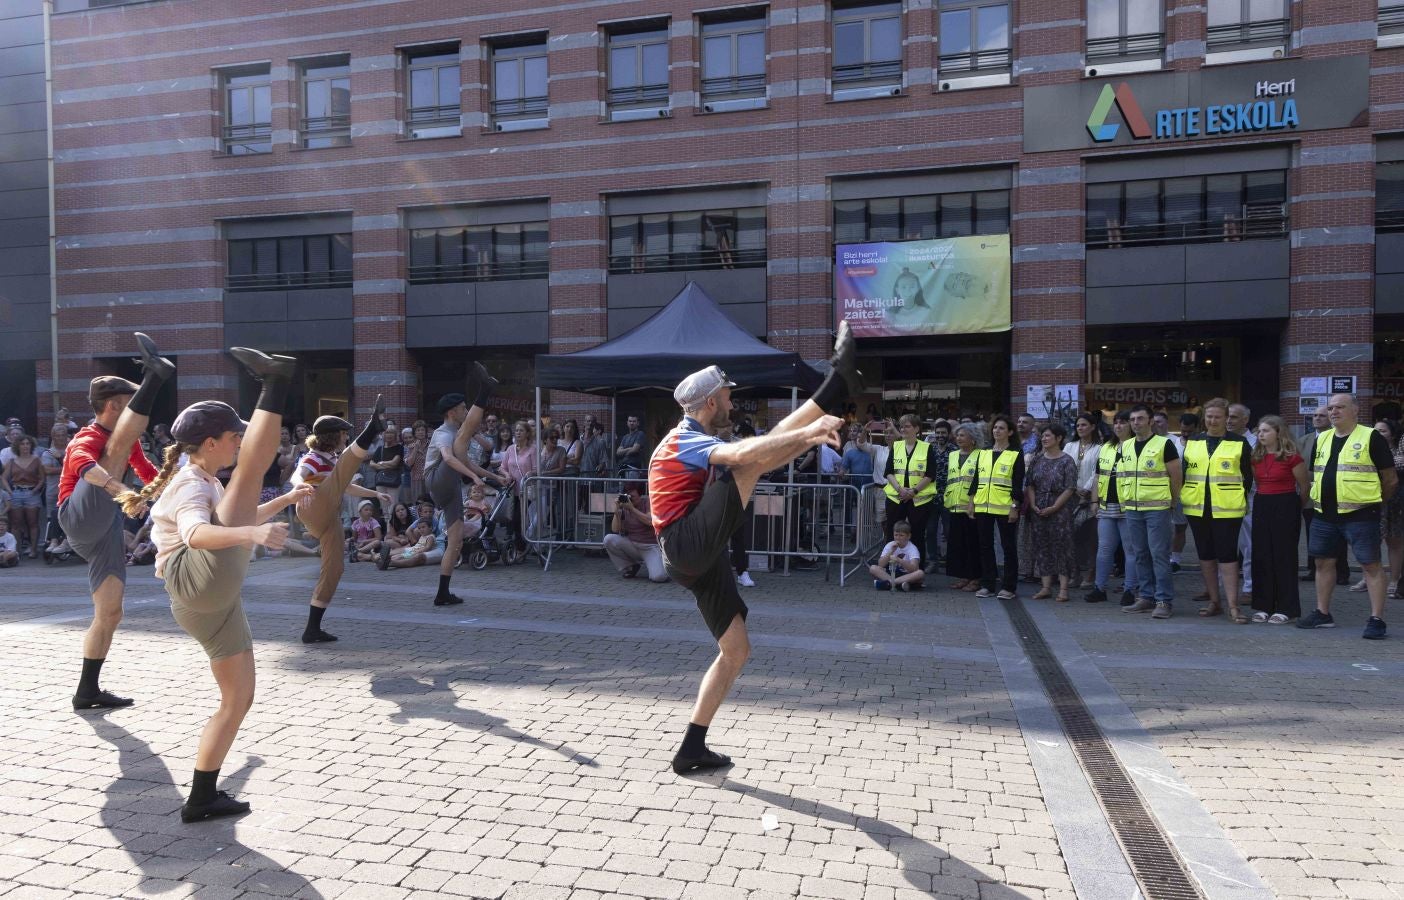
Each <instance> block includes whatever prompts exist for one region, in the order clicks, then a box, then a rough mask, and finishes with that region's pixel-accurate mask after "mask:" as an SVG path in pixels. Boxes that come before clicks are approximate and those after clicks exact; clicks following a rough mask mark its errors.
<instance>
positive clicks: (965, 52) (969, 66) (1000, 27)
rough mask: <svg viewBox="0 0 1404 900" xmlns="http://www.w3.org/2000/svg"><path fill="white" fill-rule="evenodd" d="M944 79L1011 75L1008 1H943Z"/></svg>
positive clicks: (941, 65)
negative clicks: (966, 76) (1002, 73)
mask: <svg viewBox="0 0 1404 900" xmlns="http://www.w3.org/2000/svg"><path fill="white" fill-rule="evenodd" d="M939 47H940V50H941V54H940V57H939V58H938V60H937V71H938V72H939V73H940V75H941V77H948V76H950V77H958V76H960V75H968V74H977V73H982V72H998V71H1001V70H1003V71H1008V69H1009V64H1010V59H1011V54H1010V47H1009V4H1008V3H1007V2H1005V0H999V2H993V3H992V2H990V0H942V2H941V41H940V44H939Z"/></svg>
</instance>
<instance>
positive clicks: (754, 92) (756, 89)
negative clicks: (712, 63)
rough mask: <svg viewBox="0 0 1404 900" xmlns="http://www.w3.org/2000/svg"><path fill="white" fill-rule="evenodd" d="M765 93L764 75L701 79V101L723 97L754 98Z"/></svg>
mask: <svg viewBox="0 0 1404 900" xmlns="http://www.w3.org/2000/svg"><path fill="white" fill-rule="evenodd" d="M764 93H765V76H764V75H730V76H727V77H725V78H703V79H702V99H703V100H719V99H721V98H723V97H756V96H759V95H761V94H764Z"/></svg>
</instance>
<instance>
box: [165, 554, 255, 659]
mask: <svg viewBox="0 0 1404 900" xmlns="http://www.w3.org/2000/svg"><path fill="white" fill-rule="evenodd" d="M248 570H249V551H248V548H247V547H230V548H228V549H226V550H191V549H190V548H189V547H180V548H177V549H176V551H175V552H174V553H172V554H171V556H170V559H168V560H166V564H165V568H164V570H163V572H162V574H163V576H164V577H165V579H166V593H167V594H169V595H170V597H171V615H172V616H174V617H175V620H176V624H178V625H180V627H181V628H183V629H185V633H186V634H188V635H190V636H191V637H193V638H194V639H195V640H197V641H199V642H200V646H201V647H204V648H205V653H206V655H208V656H209V658H210V659H223V658H224V657H226V656H233V655H235V654H236V653H243V652H244V651H245V650H250V649H252V648H253V633H252V632H251V631H249V619H248V616H246V615H244V604H243V602H242V601H241V600H240V598H239V594H240V591H242V590H243V587H244V576H245V575H247V574H248Z"/></svg>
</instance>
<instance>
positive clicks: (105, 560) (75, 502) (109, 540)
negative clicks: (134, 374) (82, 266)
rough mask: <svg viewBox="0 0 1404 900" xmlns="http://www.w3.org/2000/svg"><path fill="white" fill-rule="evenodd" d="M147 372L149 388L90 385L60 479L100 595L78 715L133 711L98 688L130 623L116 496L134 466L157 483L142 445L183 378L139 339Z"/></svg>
mask: <svg viewBox="0 0 1404 900" xmlns="http://www.w3.org/2000/svg"><path fill="white" fill-rule="evenodd" d="M136 339H137V345H138V346H139V347H140V348H141V359H140V360H139V362H140V363H141V366H142V368H143V369H144V370H145V371H144V374H143V375H142V379H141V384H139V385H137V384H133V383H132V382H130V381H128V380H127V379H125V378H118V377H117V376H115V375H100V376H98V377H97V378H94V379H93V381H92V384H90V385H89V386H88V402H89V403H90V404H91V405H92V407H93V413H94V415H95V417H94V419H93V421H92V422H91V423H90V424H88V425H87V426H86V427H84V428H82V429H80V430H79V431H78V433H77V434H75V435H74V436H73V440H71V441H69V442H68V452H67V453H65V454H64V457H63V469H62V471H61V472H60V473H59V488H58V502H59V507H58V519H59V526H60V527H61V528H63V533H64V534H65V535H66V536H67V537H68V545H69V546H70V547H72V548H73V549H74V550H75V551H77V553H78V555H79V556H81V557H83V559H84V560H86V561H87V563H88V585H89V587H90V588H91V589H92V593H93V622H92V624H91V625H89V626H88V633H87V634H86V635H85V636H84V638H83V674H82V676H81V677H80V679H79V681H78V690H77V692H75V693H74V695H73V708H74V709H107V708H112V707H117V706H130V705H131V703H132V701H131V699H130V698H128V697H119V696H117V695H116V694H113V693H109V692H108V691H104V690H102V689H101V688H99V687H98V675H99V673H100V672H101V671H102V664H103V662H105V661H106V659H107V651H108V649H109V648H110V647H111V646H112V634H113V632H115V631H116V630H117V624H118V623H119V622H121V621H122V594H123V592H124V590H125V588H126V584H127V554H126V548H125V545H124V544H123V540H122V510H121V507H119V506H118V505H117V501H116V499H115V498H116V497H117V495H118V494H120V493H122V492H123V491H124V490H126V486H125V485H123V484H122V476H123V475H124V474H126V471H127V467H128V466H131V468H132V471H134V472H136V474H137V477H138V478H140V479H141V480H142V481H143V482H147V483H149V482H150V481H151V480H152V479H154V478H155V477H156V474H157V473H156V467H155V466H153V465H152V464H151V460H149V459H147V458H146V455H145V454H143V453H142V452H141V445H140V444H139V443H137V438H139V437H140V436H141V433H142V432H143V431H145V430H146V425H147V422H149V421H150V416H151V409H152V407H153V406H154V404H155V403H156V394H157V392H158V391H160V389H161V385H162V384H164V383H165V382H166V379H168V378H170V377H171V376H172V375H174V374H175V366H174V365H173V364H172V363H171V361H170V360H168V359H166V358H164V357H162V356H160V355H158V354H157V352H156V345H155V344H154V343H152V341H151V338H149V337H147V336H146V335H144V334H141V333H140V332H138V333H137V335H136Z"/></svg>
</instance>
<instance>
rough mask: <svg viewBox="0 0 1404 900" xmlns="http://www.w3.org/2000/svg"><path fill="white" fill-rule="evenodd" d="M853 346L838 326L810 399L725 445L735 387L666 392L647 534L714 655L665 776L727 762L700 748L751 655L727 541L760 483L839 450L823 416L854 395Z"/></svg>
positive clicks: (836, 426)
mask: <svg viewBox="0 0 1404 900" xmlns="http://www.w3.org/2000/svg"><path fill="white" fill-rule="evenodd" d="M855 356H856V347H855V345H854V340H853V336H852V334H851V333H850V332H849V330H848V325H847V323H844V324H842V325H840V327H839V334H838V340H837V341H836V342H835V343H834V355H833V357H832V358H831V359H830V361H829V362H830V365H831V369H830V371H829V374H828V376H827V377H826V378H825V379H824V382H823V384H822V385H820V387H819V390H817V391H815V393H814V396H813V397H811V398H810V399H809V400H807V401H805V403H804V405H803V406H801V407H800V408H799V409H797V410H795V411H794V412H792V413H790V415H788V416H786V417H785V418H784V419H782V420H781V421H780V423H779V424H778V425H776V426H775V427H774V428H773V429H771V431H770V433H769V434H767V435H765V436H763V437H754V438H747V439H745V440H740V441H735V442H731V443H728V442H726V441H723V440H722V439H721V438H720V437H718V436H717V435H718V433H719V432H721V431H723V429H729V428H730V425H731V389H732V388H733V387H735V384H733V383H732V382H730V381H728V380H727V377H726V373H725V372H723V371H722V370H721V369H720V368H718V367H717V366H708V367H707V368H705V369H702V370H700V371H698V372H693V373H692V374H691V375H689V376H687V377H686V378H684V379H683V380H682V381H681V382H680V383H679V384H678V386H677V388H676V389H675V390H674V391H673V399H674V400H676V401H677V402H678V405H679V406H681V407H682V409H683V420H682V421H681V422H680V423H678V426H677V427H676V428H674V429H673V430H672V431H670V432H668V434H667V436H666V437H664V438H663V440H662V441H661V442H660V443H659V444H658V447H657V448H656V449H655V450H654V451H653V458H652V460H651V461H650V462H649V467H648V492H649V502H650V503H651V504H652V509H653V527H654V529H655V530H656V531H657V532H658V543H659V545H660V546H661V547H662V548H663V562H664V565H665V566H666V567H667V569H668V574H669V575H671V576H672V578H673V580H674V581H676V582H677V583H678V584H681V585H682V586H683V587H685V588H687V589H688V590H689V591H691V592H692V594H693V596H694V597H696V598H697V608H698V610H699V611H700V612H701V613H702V619H703V620H704V621H705V622H706V623H707V627H708V629H710V630H711V632H712V637H714V638H716V641H717V647H718V649H719V650H720V654H719V655H718V656H717V658H716V660H714V661H713V662H712V665H711V667H710V668H709V669H708V670H707V674H706V675H705V676H704V677H703V679H702V687H701V690H700V691H699V692H698V695H697V703H696V704H695V705H694V706H693V709H692V719H691V721H690V723H689V724H688V726H687V733H686V735H685V736H684V737H683V743H682V747H681V748H679V750H678V752H677V755H676V756H674V757H673V771H674V772H676V773H678V774H682V773H684V772H691V771H693V770H696V769H716V768H721V767H723V766H729V765H731V759H730V758H729V757H727V756H723V755H722V754H720V753H716V752H714V751H712V750H709V749H707V728H708V727H709V726H710V725H711V724H712V717H713V716H715V715H716V712H717V709H718V708H720V706H721V704H722V701H723V700H725V699H726V696H727V694H728V693H729V692H730V691H731V686H732V684H734V683H735V681H736V677H737V676H738V675H740V674H741V668H742V666H744V665H745V664H746V660H747V658H748V657H749V656H750V654H751V642H750V639H749V638H748V637H747V635H746V614H747V611H748V610H747V608H746V604H745V602H744V601H743V600H742V599H741V593H740V591H739V590H738V589H737V586H736V577H735V575H734V574H733V572H732V568H731V558H730V549H731V548H730V545H731V537H732V535H733V534H735V533H736V530H737V529H738V528H740V527H741V525H742V523H743V521H744V519H745V515H746V506H747V504H749V503H750V502H751V493H752V492H753V491H754V490H755V487H756V482H757V481H759V480H760V478H761V476H762V475H763V474H764V473H765V472H768V471H770V470H771V469H774V468H775V467H776V466H779V465H781V464H782V463H784V462H787V461H788V460H791V459H793V458H795V457H796V456H798V455H799V454H801V453H803V452H804V451H805V450H807V449H809V448H810V447H815V446H818V445H820V444H829V445H830V446H833V447H838V446H839V445H840V441H841V437H840V429H842V427H843V420H842V419H839V418H838V417H836V416H831V415H827V414H826V413H825V412H824V410H825V409H828V408H830V407H832V406H834V405H835V404H837V403H839V402H840V401H842V400H843V399H844V398H845V397H847V396H851V395H857V394H859V393H861V392H862V385H863V382H862V374H861V373H860V372H859V371H858V369H857V366H856V365H855Z"/></svg>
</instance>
